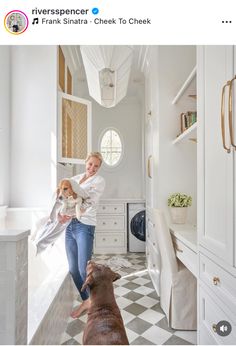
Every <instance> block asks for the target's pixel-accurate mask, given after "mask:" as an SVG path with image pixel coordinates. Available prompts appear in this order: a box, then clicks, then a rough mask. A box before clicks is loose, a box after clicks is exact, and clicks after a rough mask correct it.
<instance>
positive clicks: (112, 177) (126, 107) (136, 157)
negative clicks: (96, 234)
mask: <svg viewBox="0 0 236 346" xmlns="http://www.w3.org/2000/svg"><path fill="white" fill-rule="evenodd" d="M83 84H84V83H80V84H78V85H77V86H76V89H77V90H78V92H77V93H78V96H79V97H84V98H87V99H89V100H91V101H92V150H94V151H100V149H99V139H100V136H101V134H102V133H103V131H104V129H105V128H108V127H113V128H114V129H117V130H118V132H119V133H120V134H121V136H122V138H123V141H124V156H123V158H122V161H121V163H120V164H119V165H118V166H117V167H115V168H113V169H109V168H107V167H106V166H105V164H103V166H102V168H101V170H100V174H101V175H102V176H103V177H104V178H105V180H106V188H105V191H104V194H103V198H143V195H144V191H143V190H144V178H143V169H142V165H143V162H142V159H143V157H142V150H143V138H142V116H143V114H142V113H143V108H142V102H141V100H140V99H139V98H138V97H125V98H124V99H123V100H122V101H121V102H120V103H118V104H117V105H116V106H115V107H112V108H105V107H102V106H100V105H99V104H98V103H97V102H96V101H94V100H93V99H92V98H90V96H89V95H88V93H87V87H86V86H84V85H83ZM140 88H142V86H140ZM83 169H84V167H78V166H77V167H76V172H77V173H79V172H81V171H83Z"/></svg>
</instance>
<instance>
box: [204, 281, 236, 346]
mask: <svg viewBox="0 0 236 346" xmlns="http://www.w3.org/2000/svg"><path fill="white" fill-rule="evenodd" d="M212 297H214V296H213V295H212V292H211V290H210V289H209V288H208V287H206V286H205V285H204V284H203V283H201V284H200V290H199V304H200V306H199V308H200V311H199V314H200V326H199V331H200V340H199V341H200V344H208V343H210V344H219V345H235V340H236V325H235V321H233V320H232V319H231V316H229V314H228V311H226V310H225V305H224V303H223V302H220V301H219V300H218V299H217V298H216V299H215V298H212ZM220 321H228V322H229V323H230V324H231V327H232V331H231V333H230V334H229V335H228V336H220V335H219V334H217V333H216V331H215V325H216V324H217V323H218V322H220Z"/></svg>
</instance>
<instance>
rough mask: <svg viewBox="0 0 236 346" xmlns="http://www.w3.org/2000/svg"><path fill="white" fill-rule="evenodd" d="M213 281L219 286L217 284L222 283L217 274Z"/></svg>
mask: <svg viewBox="0 0 236 346" xmlns="http://www.w3.org/2000/svg"><path fill="white" fill-rule="evenodd" d="M212 281H213V284H214V285H215V286H217V285H218V284H219V283H220V278H218V277H217V276H214V277H213V279H212Z"/></svg>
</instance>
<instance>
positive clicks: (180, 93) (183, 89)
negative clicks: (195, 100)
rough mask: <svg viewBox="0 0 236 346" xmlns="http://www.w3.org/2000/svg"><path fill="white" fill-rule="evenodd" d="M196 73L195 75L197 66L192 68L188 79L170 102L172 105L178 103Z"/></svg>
mask: <svg viewBox="0 0 236 346" xmlns="http://www.w3.org/2000/svg"><path fill="white" fill-rule="evenodd" d="M196 73H197V66H195V67H194V69H193V70H192V71H191V73H190V75H189V76H188V78H187V79H186V81H185V82H184V84H183V85H182V87H181V88H180V90H179V91H178V93H177V95H176V96H175V98H174V99H173V101H172V105H174V104H175V103H177V102H178V100H179V99H180V97H181V96H182V95H183V93H184V92H185V90H186V89H187V87H188V86H189V84H190V83H191V82H192V80H193V78H194V77H195V76H196Z"/></svg>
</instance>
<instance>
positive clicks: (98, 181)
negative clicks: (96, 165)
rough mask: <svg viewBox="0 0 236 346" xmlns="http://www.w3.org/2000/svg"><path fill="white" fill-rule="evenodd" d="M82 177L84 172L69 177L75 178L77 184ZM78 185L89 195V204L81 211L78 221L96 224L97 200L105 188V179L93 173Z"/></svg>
mask: <svg viewBox="0 0 236 346" xmlns="http://www.w3.org/2000/svg"><path fill="white" fill-rule="evenodd" d="M83 177H84V173H83V174H78V175H76V176H74V177H72V178H71V179H73V180H75V181H76V182H77V183H78V184H79V182H80V180H81V179H82V178H83ZM80 187H81V188H82V189H83V190H84V191H85V192H86V193H87V194H88V195H89V197H90V199H89V203H91V206H89V207H88V208H86V209H85V212H84V213H82V215H81V218H80V220H79V221H80V222H82V223H84V224H85V225H92V226H96V224H97V208H98V202H99V199H100V197H101V196H102V194H103V191H104V189H105V180H104V178H103V177H101V176H100V175H97V174H95V175H93V176H92V177H90V178H88V179H86V180H85V181H84V182H83V183H82V184H80ZM75 192H76V191H75Z"/></svg>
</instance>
